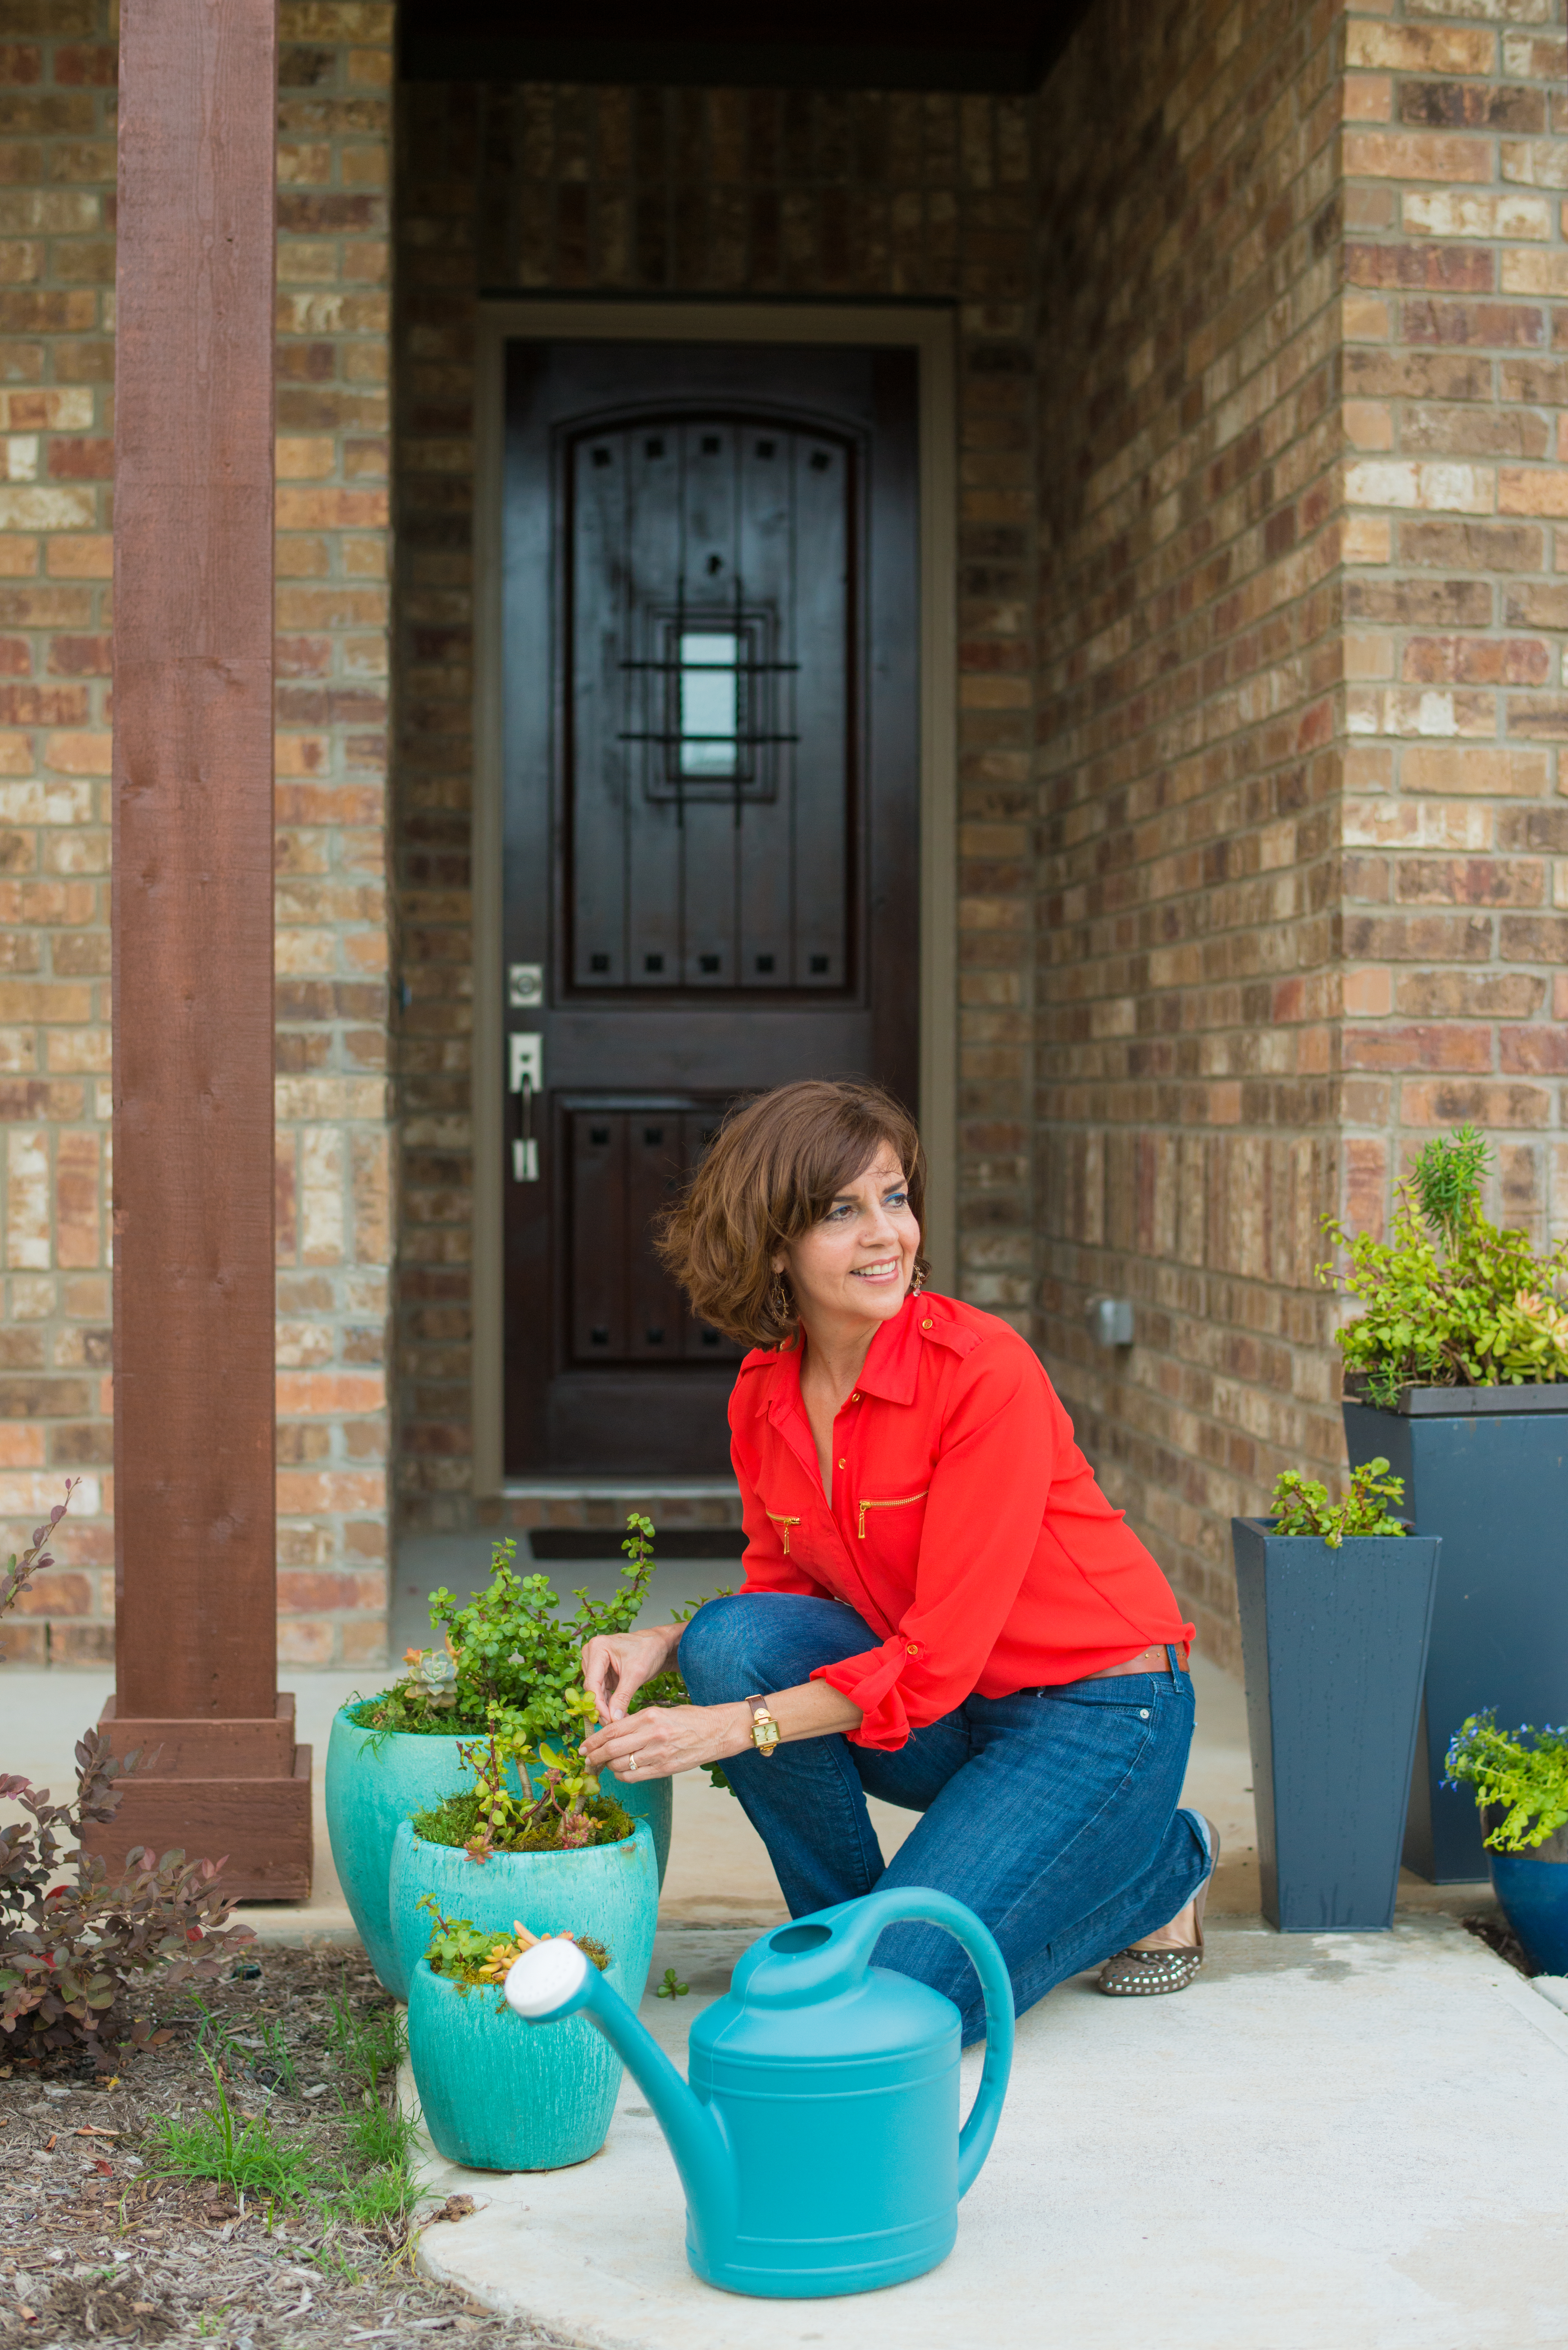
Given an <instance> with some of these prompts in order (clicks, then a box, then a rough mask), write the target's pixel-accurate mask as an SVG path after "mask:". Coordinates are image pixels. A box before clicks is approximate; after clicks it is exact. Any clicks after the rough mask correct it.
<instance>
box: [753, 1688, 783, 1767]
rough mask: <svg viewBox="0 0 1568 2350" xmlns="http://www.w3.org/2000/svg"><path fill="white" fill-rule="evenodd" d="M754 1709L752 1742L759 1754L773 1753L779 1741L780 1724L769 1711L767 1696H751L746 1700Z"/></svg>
mask: <svg viewBox="0 0 1568 2350" xmlns="http://www.w3.org/2000/svg"><path fill="white" fill-rule="evenodd" d="M745 1701H746V1703H747V1705H748V1706H749V1707H750V1708H751V1711H752V1744H753V1746H754V1747H755V1748H756V1750H757V1752H758V1753H759V1754H771V1753H772V1752H773V1751H774V1747H775V1746H776V1745H777V1744H778V1742H779V1726H778V1723H777V1722H776V1721H774V1718H773V1715H772V1714H771V1713H770V1712H769V1711H768V1701H767V1700H766V1698H765V1697H749V1698H747V1700H745Z"/></svg>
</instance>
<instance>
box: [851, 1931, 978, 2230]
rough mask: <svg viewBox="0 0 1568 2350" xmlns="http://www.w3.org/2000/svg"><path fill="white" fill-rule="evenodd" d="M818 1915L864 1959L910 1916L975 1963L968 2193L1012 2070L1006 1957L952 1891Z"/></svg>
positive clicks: (962, 2178)
mask: <svg viewBox="0 0 1568 2350" xmlns="http://www.w3.org/2000/svg"><path fill="white" fill-rule="evenodd" d="M821 1915H822V1917H823V1918H825V1919H826V1918H833V1919H834V1920H835V1923H837V1922H838V1921H839V1920H840V1919H842V1921H843V1925H842V1926H840V1928H839V1931H840V1935H841V1938H842V1939H841V1941H840V1948H841V1949H842V1948H843V1944H844V1940H848V1941H849V1943H850V1945H851V1948H852V1949H855V1950H860V1951H863V1952H864V1954H865V1956H866V1958H867V1960H869V1958H870V1956H871V1952H872V1950H874V1949H875V1948H876V1945H877V1938H878V1936H879V1935H880V1934H882V1933H883V1932H884V1931H885V1929H887V1928H888V1927H889V1926H893V1925H897V1924H898V1923H900V1922H901V1921H903V1920H904V1919H906V1918H908V1919H911V1920H919V1922H920V1923H922V1924H924V1925H928V1926H940V1927H941V1928H943V1929H944V1930H945V1931H946V1932H947V1933H950V1935H951V1936H952V1937H953V1939H954V1940H955V1941H958V1942H961V1944H962V1945H963V1948H964V1950H965V1951H966V1952H967V1953H968V1955H969V1957H970V1959H971V1960H972V1961H973V1965H974V1970H975V1972H976V1974H977V1975H978V1976H979V1977H980V1987H981V1991H982V1992H983V1993H984V1995H985V2068H984V2070H983V2072H982V2073H981V2076H980V2093H979V2095H977V2096H976V2098H975V2101H974V2104H973V2106H971V2109H970V2116H969V2119H968V2121H967V2122H965V2124H964V2126H963V2127H962V2129H961V2131H960V2132H959V2163H958V2190H959V2193H960V2195H961V2196H964V2195H967V2194H968V2193H969V2190H970V2189H971V2187H972V2186H973V2185H974V2182H975V2179H976V2178H977V2177H978V2176H979V2173H980V2167H981V2163H982V2162H983V2161H984V2160H985V2158H986V2156H987V2155H988V2154H989V2153H990V2152H991V2142H992V2138H993V2137H995V2136H996V2126H997V2123H998V2122H999V2121H1000V2120H1001V2119H1002V2099H1003V2097H1005V2096H1006V2095H1007V2077H1008V2074H1010V2073H1011V2071H1012V2029H1013V2006H1012V1978H1011V1977H1010V1975H1009V1974H1008V1971H1007V1961H1006V1960H1005V1959H1004V1958H1003V1957H1002V1952H1001V1951H1000V1950H998V1949H997V1947H996V1943H995V1941H994V1939H992V1935H991V1933H990V1932H989V1930H988V1929H986V1928H985V1927H984V1926H982V1925H981V1922H980V1919H979V1918H977V1917H976V1916H975V1914H974V1911H973V1910H972V1909H966V1908H964V1905H963V1903H962V1902H961V1901H955V1900H954V1899H953V1897H952V1895H951V1894H950V1893H936V1892H929V1891H926V1890H923V1889H922V1888H921V1887H919V1886H918V1885H912V1886H910V1887H909V1891H908V1892H894V1893H867V1894H865V1895H863V1896H862V1898H860V1899H859V1900H858V1901H848V1902H845V1903H844V1904H843V1905H842V1906H841V1907H840V1908H837V1909H830V1910H824V1911H823V1912H822V1913H821ZM844 1927H848V1928H849V1929H850V1930H849V1934H848V1935H847V1936H844V1933H843V1928H844Z"/></svg>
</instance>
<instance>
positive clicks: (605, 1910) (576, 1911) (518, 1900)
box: [387, 1820, 659, 2008]
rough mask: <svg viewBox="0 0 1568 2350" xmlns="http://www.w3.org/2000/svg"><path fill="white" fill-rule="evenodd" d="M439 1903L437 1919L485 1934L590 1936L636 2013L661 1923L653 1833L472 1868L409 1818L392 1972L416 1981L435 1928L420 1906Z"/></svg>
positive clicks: (497, 1856)
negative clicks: (460, 1921) (514, 1929)
mask: <svg viewBox="0 0 1568 2350" xmlns="http://www.w3.org/2000/svg"><path fill="white" fill-rule="evenodd" d="M427 1894H432V1895H433V1896H434V1897H435V1902H436V1906H437V1908H439V1909H440V1911H441V1916H442V1917H443V1918H467V1920H468V1922H469V1924H470V1925H471V1926H477V1927H478V1928H479V1929H480V1930H481V1932H483V1933H500V1932H504V1931H505V1929H507V1928H508V1927H510V1926H512V1925H513V1924H514V1923H515V1922H517V1921H518V1920H521V1922H522V1923H523V1924H524V1926H526V1927H527V1929H528V1931H529V1932H530V1933H531V1934H562V1933H572V1934H587V1935H588V1936H590V1937H591V1938H592V1939H593V1940H594V1941H596V1942H602V1943H603V1944H604V1946H605V1948H606V1950H608V1952H609V1954H610V1964H609V1970H608V1980H609V1981H610V1982H611V1983H613V1984H614V1986H615V1988H616V1990H617V1991H619V1992H620V1994H621V1996H622V1997H623V1998H624V1999H626V2000H628V2001H629V2002H630V2004H631V2005H632V2006H633V2007H634V2008H635V2007H636V2005H637V2003H638V2002H639V1999H640V1998H641V1997H642V1994H643V1991H644V1989H645V1988H646V1986H647V1982H648V1970H649V1965H650V1963H651V1962H652V1959H653V1934H654V1929H655V1927H656V1926H657V1924H658V1922H659V1865H658V1862H657V1860H656V1858H655V1856H654V1849H653V1834H652V1831H651V1829H650V1828H649V1825H648V1822H647V1821H646V1820H639V1821H638V1823H637V1825H636V1828H635V1830H634V1832H633V1833H632V1835H629V1836H623V1837H622V1838H621V1840H620V1842H619V1843H618V1844H596V1845H589V1846H587V1849H586V1850H581V1851H577V1852H498V1853H493V1854H492V1856H491V1857H490V1858H489V1859H488V1860H483V1861H480V1860H470V1858H469V1856H468V1855H467V1853H465V1852H462V1851H460V1850H459V1849H458V1847H457V1846H455V1845H450V1844H427V1843H426V1842H425V1840H424V1838H423V1837H422V1836H418V1835H415V1834H414V1831H413V1829H412V1827H411V1826H410V1824H409V1822H408V1821H407V1820H405V1821H404V1822H403V1824H402V1825H401V1826H400V1828H399V1830H398V1832H397V1835H396V1836H395V1837H394V1839H393V1843H392V1862H391V1867H390V1869H389V1874H388V1883H387V1901H388V1908H389V1913H390V1918H391V1936H392V1950H393V1964H394V1966H395V1967H396V1969H397V1970H398V1971H399V1972H400V1974H401V1975H402V1976H403V1978H404V1979H405V1981H410V1982H411V1981H412V1980H413V1972H414V1969H415V1967H417V1966H418V1964H419V1962H420V1960H421V1959H422V1958H423V1956H424V1954H425V1951H426V1950H427V1948H428V1947H429V1944H430V1938H431V1933H432V1931H433V1930H434V1921H433V1920H432V1918H431V1913H430V1911H429V1910H428V1909H421V1908H420V1906H419V1905H420V1903H421V1900H423V1898H425V1896H426V1895H427Z"/></svg>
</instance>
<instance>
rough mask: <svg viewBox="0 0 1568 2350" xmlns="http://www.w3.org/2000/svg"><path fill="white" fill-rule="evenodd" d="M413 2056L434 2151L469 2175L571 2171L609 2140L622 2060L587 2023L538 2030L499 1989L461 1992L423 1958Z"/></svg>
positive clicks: (414, 1993)
mask: <svg viewBox="0 0 1568 2350" xmlns="http://www.w3.org/2000/svg"><path fill="white" fill-rule="evenodd" d="M409 2054H410V2058H411V2060H412V2064H413V2068H414V2085H415V2086H416V2088H417V2089H418V2091H419V2096H420V2105H421V2109H422V2111H423V2114H424V2121H425V2127H426V2128H427V2129H428V2130H429V2132H430V2135H431V2143H432V2144H433V2145H434V2147H435V2148H436V2150H437V2152H438V2153H440V2154H441V2155H443V2156H444V2157H445V2158H446V2159H447V2161H448V2162H461V2163H462V2165H463V2167H464V2168H466V2169H469V2170H564V2169H565V2168H566V2166H567V2165H568V2164H569V2163H574V2162H587V2159H588V2158H589V2156H590V2155H595V2154H597V2152H598V2150H599V2148H600V2147H601V2146H603V2144H604V2142H605V2138H606V2137H607V2134H608V2131H609V2126H610V2116H611V2115H612V2114H613V2113H614V2111H615V2101H616V2094H617V2092H618V2089H619V2087H620V2075H621V2062H620V2058H619V2057H618V2055H617V2054H616V2053H615V2051H614V2049H613V2048H612V2047H611V2046H610V2044H609V2042H608V2041H607V2040H606V2039H605V2038H604V2037H603V2035H602V2034H601V2033H597V2032H596V2031H595V2030H594V2027H593V2025H592V2024H591V2023H590V2022H588V2020H587V2016H586V2015H574V2016H572V2017H570V2018H569V2019H568V2021H567V2022H565V2023H563V2024H561V2025H560V2026H559V2027H558V2028H557V2031H556V2033H543V2032H534V2031H531V2030H530V2028H529V2026H528V2025H527V2024H526V2023H524V2021H523V2019H522V2017H521V2016H520V2015H514V2014H513V2012H512V2011H511V2009H510V2008H509V2007H508V2006H507V2004H506V2002H505V2001H504V1998H503V1997H502V1995H501V1986H500V1984H499V1983H495V1984H492V1985H490V1986H488V1987H487V1988H486V1989H484V1990H483V1991H480V1990H476V1989H470V1990H467V1991H464V1990H462V1989H461V1988H460V1987H459V1985H458V1984H456V1983H453V1982H449V1981H447V1979H446V1978H445V1976H443V1975H432V1974H431V1970H430V1968H429V1966H428V1965H427V1963H426V1962H425V1960H423V1959H421V1960H420V1961H419V1963H418V1965H417V1966H416V1967H415V1969H414V1972H413V1980H412V1981H411V1983H410V1987H409Z"/></svg>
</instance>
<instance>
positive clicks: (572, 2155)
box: [388, 1820, 659, 2170]
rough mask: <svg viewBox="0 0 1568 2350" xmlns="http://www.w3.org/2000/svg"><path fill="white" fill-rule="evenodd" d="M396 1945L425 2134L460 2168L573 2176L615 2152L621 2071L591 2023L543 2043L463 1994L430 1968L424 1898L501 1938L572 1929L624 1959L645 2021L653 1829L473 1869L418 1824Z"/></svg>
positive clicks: (503, 2012) (629, 1989)
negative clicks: (581, 2165) (405, 1982)
mask: <svg viewBox="0 0 1568 2350" xmlns="http://www.w3.org/2000/svg"><path fill="white" fill-rule="evenodd" d="M388 1892H389V1904H390V1909H391V1918H392V1934H393V1940H394V1943H395V1946H396V1949H397V1951H398V1956H399V1960H400V1963H401V1964H402V1965H404V1966H406V1967H407V1969H408V1973H409V1982H410V1991H409V2055H410V2062H411V2063H412V2065H413V2070H414V2085H415V2086H416V2088H417V2089H418V2091H419V2095H420V2105H421V2108H422V2110H423V2113H424V2118H425V2127H426V2128H427V2129H428V2130H429V2132H430V2135H431V2143H432V2144H433V2145H434V2147H435V2148H436V2150H437V2152H438V2153H440V2154H441V2155H444V2156H445V2158H446V2159H447V2160H448V2161H449V2162H461V2163H464V2164H466V2165H467V2166H468V2167H469V2168H472V2169H477V2170H559V2169H562V2168H565V2166H566V2164H568V2163H573V2162H586V2161H587V2158H588V2157H589V2155H591V2154H597V2152H598V2150H599V2148H600V2147H601V2146H603V2144H604V2142H605V2136H606V2133H607V2130H608V2128H609V2125H610V2116H611V2114H612V2113H613V2112H614V2110H615V2101H616V2092H617V2090H618V2088H619V2086H620V2075H621V2061H620V2058H619V2057H618V2055H617V2054H615V2051H614V2050H613V2049H612V2048H611V2046H610V2044H609V2043H608V2041H607V2040H606V2039H605V2038H604V2037H603V2035H602V2034H601V2033H598V2032H596V2031H595V2029H594V2027H593V2025H592V2024H591V2023H590V2022H588V2020H587V2016H574V2017H572V2018H571V2020H570V2023H569V2025H568V2027H567V2028H566V2029H565V2030H563V2031H562V2032H561V2033H559V2034H556V2033H548V2032H533V2031H530V2029H529V2027H528V2026H527V2025H526V2024H525V2023H524V2022H523V2021H522V2019H521V2018H520V2017H518V2016H515V2015H514V2014H513V2013H512V2012H511V2010H510V2009H509V2008H508V2007H507V2006H506V2005H505V2002H504V2001H503V2000H502V1998H501V1991H500V1986H499V1985H497V1986H496V1987H495V1988H494V1989H493V1990H488V1989H487V1990H483V1991H479V1990H472V1989H471V1990H469V1991H467V1992H463V1991H461V1990H460V1989H459V1988H458V1986H457V1985H456V1984H454V1983H452V1982H449V1981H446V1980H445V1979H444V1978H443V1977H441V1976H440V1975H432V1974H431V1970H430V1968H429V1966H428V1965H427V1963H426V1961H425V1958H424V1952H425V1950H426V1949H427V1948H428V1946H429V1942H430V1937H431V1932H432V1930H433V1922H434V1921H433V1920H432V1918H431V1914H430V1912H429V1910H428V1909H421V1908H419V1907H418V1904H419V1901H420V1899H421V1897H422V1896H423V1895H425V1894H427V1893H433V1894H434V1896H435V1898H436V1901H437V1903H438V1905H439V1907H440V1908H441V1915H442V1916H443V1917H446V1918H467V1919H468V1921H469V1923H470V1924H471V1925H473V1926H477V1927H479V1928H481V1929H483V1930H484V1931H487V1932H493V1931H496V1930H500V1931H505V1930H506V1929H509V1928H510V1927H511V1926H512V1925H513V1923H514V1920H517V1919H521V1921H522V1923H523V1924H524V1926H526V1927H527V1928H528V1929H529V1931H530V1933H534V1934H558V1933H561V1932H563V1931H566V1930H569V1931H571V1932H572V1933H574V1934H578V1935H587V1936H589V1937H591V1938H592V1939H593V1940H595V1941H596V1942H601V1943H602V1944H603V1945H604V1947H605V1949H606V1950H608V1952H609V1954H610V1962H609V1965H608V1967H607V1969H606V1970H605V1979H606V1981H607V1982H609V1983H610V1984H612V1985H613V1986H614V1988H615V1989H616V1990H617V1991H619V1992H620V1994H621V1996H622V1998H623V1999H625V2000H626V2001H627V2002H628V2004H629V2005H630V2006H631V2007H632V2008H633V2009H635V2008H636V2006H637V2004H638V2002H639V2000H640V1999H641V1997H642V1994H643V1991H644V1988H645V1986H646V1984H647V1981H648V1970H649V1962H650V1960H652V1957H653V1930H654V1927H655V1924H656V1923H657V1921H658V1916H659V1868H658V1864H657V1861H656V1860H655V1857H654V1850H653V1836H652V1833H651V1831H650V1829H649V1825H648V1823H647V1821H646V1820H639V1822H638V1824H637V1827H636V1830H635V1831H634V1833H633V1834H632V1835H629V1836H626V1837H623V1838H622V1840H621V1841H620V1842H619V1843H618V1844H602V1845H593V1846H589V1847H588V1849H587V1851H580V1852H502V1853H496V1854H494V1855H493V1856H492V1857H491V1858H490V1859H489V1860H487V1861H483V1862H480V1861H476V1860H470V1858H469V1856H468V1855H467V1854H466V1853H465V1852H460V1851H458V1850H457V1849H456V1848H455V1846H452V1845H439V1844H426V1843H425V1841H424V1839H423V1837H421V1836H417V1835H415V1834H414V1832H413V1829H412V1828H411V1827H410V1825H409V1824H408V1822H407V1821H405V1822H404V1823H403V1825H402V1826H401V1827H400V1829H399V1830H398V1834H397V1837H396V1840H395V1842H394V1844H393V1847H392V1866H391V1871H390V1876H389V1887H388Z"/></svg>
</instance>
